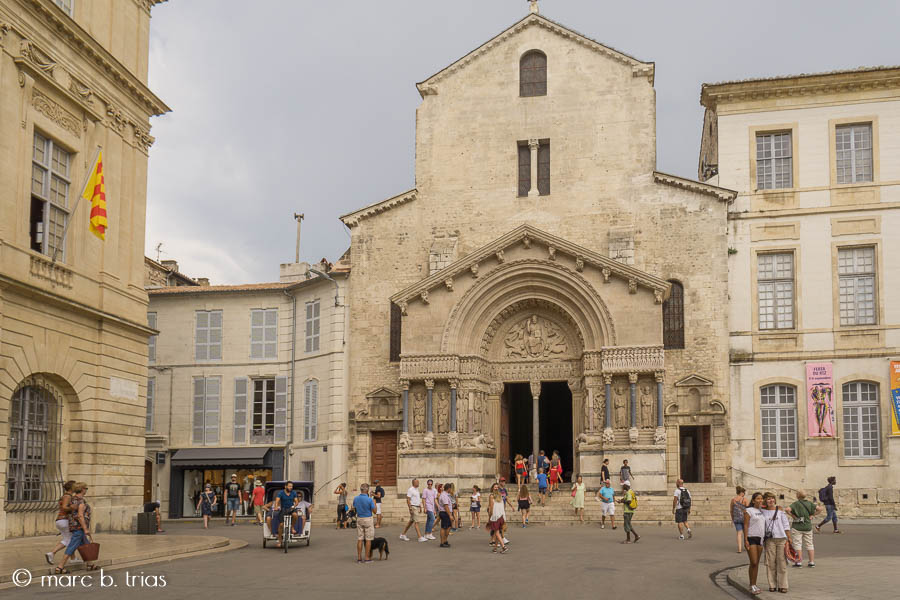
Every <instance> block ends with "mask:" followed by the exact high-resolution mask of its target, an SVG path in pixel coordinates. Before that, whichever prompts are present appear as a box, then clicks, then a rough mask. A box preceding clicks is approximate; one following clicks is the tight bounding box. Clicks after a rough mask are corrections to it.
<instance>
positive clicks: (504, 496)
mask: <svg viewBox="0 0 900 600" xmlns="http://www.w3.org/2000/svg"><path fill="white" fill-rule="evenodd" d="M499 488H500V497H501V498H502V499H503V509H504V510H506V507H507V506H509V507H510V508H512V504H510V503H509V500H508V496H509V493H508V492H507V491H506V477H501V478H500V485H499Z"/></svg>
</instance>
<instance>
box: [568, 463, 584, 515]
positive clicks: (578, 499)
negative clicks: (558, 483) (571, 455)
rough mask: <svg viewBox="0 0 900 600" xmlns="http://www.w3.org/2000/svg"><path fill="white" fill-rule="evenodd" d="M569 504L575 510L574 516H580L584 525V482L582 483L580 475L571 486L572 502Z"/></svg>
mask: <svg viewBox="0 0 900 600" xmlns="http://www.w3.org/2000/svg"><path fill="white" fill-rule="evenodd" d="M570 504H571V505H572V507H573V508H574V509H575V516H576V517H578V516H580V517H581V522H582V523H584V481H582V477H581V475H579V476H578V477H577V478H576V479H575V483H573V484H572V500H571V502H570Z"/></svg>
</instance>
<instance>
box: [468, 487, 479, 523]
mask: <svg viewBox="0 0 900 600" xmlns="http://www.w3.org/2000/svg"><path fill="white" fill-rule="evenodd" d="M469 514H471V515H472V526H471V527H470V529H475V528H477V527H481V488H479V487H478V486H477V485H473V486H472V495H471V496H470V498H469Z"/></svg>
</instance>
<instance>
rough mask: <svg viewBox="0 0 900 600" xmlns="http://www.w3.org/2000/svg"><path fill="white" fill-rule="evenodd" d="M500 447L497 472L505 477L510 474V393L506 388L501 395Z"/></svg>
mask: <svg viewBox="0 0 900 600" xmlns="http://www.w3.org/2000/svg"><path fill="white" fill-rule="evenodd" d="M499 437H500V447H499V448H498V450H499V452H497V459H498V464H497V472H498V473H500V475H502V476H504V477H509V476H510V465H509V394H508V393H507V391H506V390H505V389H504V390H503V393H502V394H501V395H500V436H499Z"/></svg>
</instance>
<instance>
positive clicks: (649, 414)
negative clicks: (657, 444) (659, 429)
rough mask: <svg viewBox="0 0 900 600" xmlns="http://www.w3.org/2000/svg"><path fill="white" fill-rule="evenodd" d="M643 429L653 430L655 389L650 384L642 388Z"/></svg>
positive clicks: (654, 424)
mask: <svg viewBox="0 0 900 600" xmlns="http://www.w3.org/2000/svg"><path fill="white" fill-rule="evenodd" d="M640 402H641V427H643V428H645V429H647V428H653V427H655V426H656V423H654V422H653V388H652V386H651V385H650V384H649V383H645V384H644V385H642V386H641V400H640Z"/></svg>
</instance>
